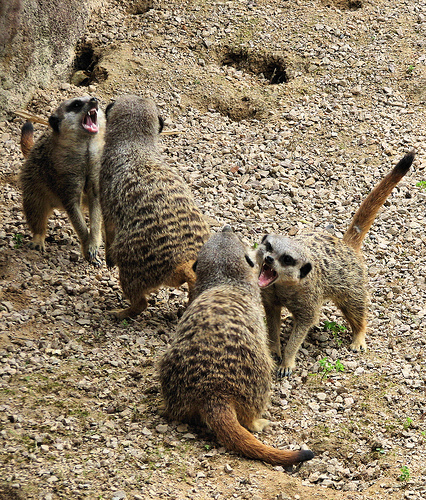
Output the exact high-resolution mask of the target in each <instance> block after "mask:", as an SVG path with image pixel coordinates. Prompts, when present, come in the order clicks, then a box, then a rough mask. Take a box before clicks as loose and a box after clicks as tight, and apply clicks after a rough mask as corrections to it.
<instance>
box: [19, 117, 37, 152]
mask: <svg viewBox="0 0 426 500" xmlns="http://www.w3.org/2000/svg"><path fill="white" fill-rule="evenodd" d="M33 146H34V126H33V124H32V123H31V122H30V121H27V122H25V123H24V125H23V126H22V129H21V151H22V154H23V155H24V158H28V155H29V154H30V151H31V148H32V147H33Z"/></svg>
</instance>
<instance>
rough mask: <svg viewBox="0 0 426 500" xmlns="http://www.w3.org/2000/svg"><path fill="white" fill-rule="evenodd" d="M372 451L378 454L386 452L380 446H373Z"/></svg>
mask: <svg viewBox="0 0 426 500" xmlns="http://www.w3.org/2000/svg"><path fill="white" fill-rule="evenodd" d="M374 451H376V452H377V453H380V455H384V454H385V453H386V451H385V450H384V449H383V448H381V447H380V446H378V447H377V448H375V449H374Z"/></svg>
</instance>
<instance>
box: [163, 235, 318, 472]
mask: <svg viewBox="0 0 426 500" xmlns="http://www.w3.org/2000/svg"><path fill="white" fill-rule="evenodd" d="M254 266H255V265H254V263H253V261H252V260H251V258H250V257H249V256H248V254H247V251H246V249H245V247H244V245H243V244H242V242H241V241H240V240H239V238H238V237H237V235H236V234H234V233H233V232H232V229H231V228H230V227H229V226H225V227H224V228H223V230H222V232H219V233H217V234H214V235H213V236H212V237H211V238H210V239H209V240H208V241H207V243H205V245H204V246H203V247H202V249H201V250H200V253H199V254H198V258H197V261H196V263H195V265H194V267H195V270H196V275H197V279H196V284H195V288H194V294H193V301H192V302H191V304H190V305H189V306H188V308H187V310H186V311H185V313H184V314H183V316H182V318H181V319H180V321H179V323H178V326H177V330H176V334H175V335H174V337H173V340H172V342H171V345H170V347H169V349H168V350H167V351H166V353H165V354H164V355H163V356H162V358H161V360H160V362H159V375H160V382H161V390H162V394H163V398H164V402H165V410H164V415H165V416H166V417H167V418H169V419H170V420H178V421H186V422H189V423H200V422H202V423H204V424H205V425H207V426H208V427H209V428H210V429H212V430H213V432H214V433H215V435H216V437H217V438H218V440H219V441H220V442H221V443H222V444H223V445H224V446H225V447H226V448H227V449H228V450H233V451H236V452H238V453H240V454H241V455H243V456H245V457H248V458H253V459H258V460H263V461H265V462H268V463H270V464H274V465H285V466H287V465H293V464H296V463H298V462H304V461H306V460H310V459H311V458H313V456H314V455H313V453H312V452H311V451H310V450H298V451H288V450H279V449H276V448H272V447H270V446H267V445H264V444H263V443H261V442H260V441H259V440H258V439H256V438H255V437H254V436H253V434H252V433H251V432H249V431H254V432H260V431H262V430H263V429H264V428H265V427H266V426H267V425H268V424H269V421H268V420H265V419H262V418H261V416H262V413H263V412H264V410H265V408H266V405H267V403H268V401H269V393H270V388H271V382H272V376H271V374H272V368H273V361H272V357H271V354H270V352H269V348H268V341H267V332H266V327H265V324H264V321H263V309H262V303H261V299H260V290H259V287H258V286H257V272H256V271H255V269H254Z"/></svg>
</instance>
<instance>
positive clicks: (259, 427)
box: [247, 418, 271, 432]
mask: <svg viewBox="0 0 426 500" xmlns="http://www.w3.org/2000/svg"><path fill="white" fill-rule="evenodd" d="M270 423H271V421H270V420H267V419H266V418H255V419H253V421H252V422H251V424H250V425H249V426H248V427H247V428H248V430H249V431H251V432H262V431H263V430H264V429H265V428H266V427H268V425H269V424H270Z"/></svg>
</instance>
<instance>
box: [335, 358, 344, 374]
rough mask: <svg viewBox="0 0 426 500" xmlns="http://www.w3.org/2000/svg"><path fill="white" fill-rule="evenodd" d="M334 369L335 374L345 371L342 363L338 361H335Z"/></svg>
mask: <svg viewBox="0 0 426 500" xmlns="http://www.w3.org/2000/svg"><path fill="white" fill-rule="evenodd" d="M334 369H335V370H336V372H344V371H345V367H344V365H343V363H342V362H341V361H340V359H336V362H335V363H334Z"/></svg>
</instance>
